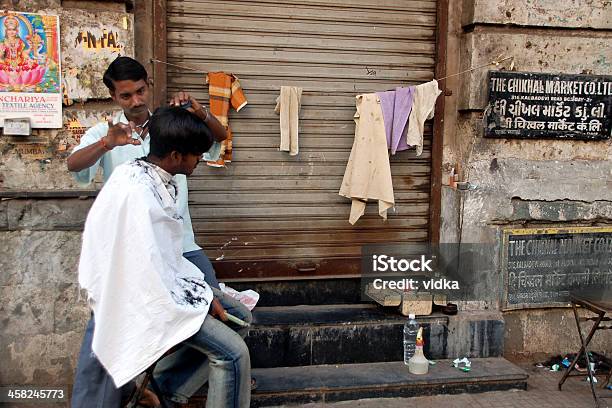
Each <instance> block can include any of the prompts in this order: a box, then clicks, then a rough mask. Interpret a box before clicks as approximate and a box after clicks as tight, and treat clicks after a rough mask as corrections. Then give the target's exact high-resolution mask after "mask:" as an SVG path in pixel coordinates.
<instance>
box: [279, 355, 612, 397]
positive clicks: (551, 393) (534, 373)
mask: <svg viewBox="0 0 612 408" xmlns="http://www.w3.org/2000/svg"><path fill="white" fill-rule="evenodd" d="M517 365H518V366H519V367H521V368H522V369H524V370H525V371H527V373H528V374H529V380H528V383H527V384H528V385H527V390H526V391H522V390H511V391H494V392H484V393H480V394H457V395H434V396H426V397H414V398H376V399H362V400H357V401H343V402H335V403H314V404H304V405H299V406H301V407H307V408H320V407H325V408H348V407H350V408H405V407H415V408H434V407H435V408H440V407H444V408H464V407H465V408H467V407H470V408H489V407H493V408H582V407H585V408H586V407H595V401H594V400H593V395H592V394H591V388H590V387H589V384H588V383H587V382H586V381H585V380H586V375H585V376H584V377H582V376H580V377H569V378H568V379H567V380H566V382H565V384H564V385H563V390H562V391H559V390H558V388H557V384H558V383H559V380H560V379H561V376H562V372H552V371H549V370H548V369H546V368H537V367H535V366H533V364H529V363H521V364H517ZM604 378H605V376H599V379H600V381H603V380H604ZM597 385H598V387H597V388H596V390H597V391H598V392H600V393H602V394H605V393H606V390H602V389H601V388H600V387H599V384H597ZM607 395H611V396H612V391H607ZM282 407H285V406H282ZM287 407H289V406H287ZM291 407H296V405H292V406H291ZM279 408H280V407H279ZM600 408H612V399H601V400H600Z"/></svg>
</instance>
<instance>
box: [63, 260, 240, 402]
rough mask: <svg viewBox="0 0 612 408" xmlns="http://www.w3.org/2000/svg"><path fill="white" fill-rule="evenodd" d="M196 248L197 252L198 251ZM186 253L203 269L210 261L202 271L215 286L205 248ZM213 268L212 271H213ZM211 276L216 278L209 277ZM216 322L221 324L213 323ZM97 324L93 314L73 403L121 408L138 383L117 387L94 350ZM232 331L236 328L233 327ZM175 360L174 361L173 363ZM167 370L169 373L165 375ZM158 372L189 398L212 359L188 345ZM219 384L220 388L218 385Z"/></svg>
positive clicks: (233, 308)
mask: <svg viewBox="0 0 612 408" xmlns="http://www.w3.org/2000/svg"><path fill="white" fill-rule="evenodd" d="M196 252H197V254H194V253H196ZM184 255H190V258H189V257H187V256H185V258H187V259H188V260H189V261H191V262H192V263H194V264H195V265H196V266H198V268H200V270H202V268H205V269H208V267H207V266H206V265H210V270H209V271H208V273H207V271H204V270H203V271H202V272H203V273H204V276H205V279H206V281H207V282H208V283H209V284H210V285H211V286H213V285H214V283H213V282H217V278H216V276H215V273H214V269H212V265H211V264H210V261H208V259H207V258H206V255H205V254H204V252H203V251H192V252H188V253H186V254H184ZM202 257H204V258H206V261H207V262H206V261H202ZM194 260H195V261H194ZM210 271H212V273H211V272H210ZM211 277H212V278H213V279H214V280H213V279H211V280H212V281H211V280H209V278H211ZM217 286H218V282H217ZM213 292H214V293H215V296H218V297H219V300H220V301H221V304H222V305H223V307H224V308H225V309H226V310H227V311H228V313H231V314H233V315H234V316H236V317H238V318H240V319H242V320H244V321H247V322H251V321H252V316H251V312H250V311H249V310H248V309H247V308H246V307H245V306H244V305H242V304H241V303H240V302H238V301H236V300H235V299H233V298H231V297H229V296H226V295H224V294H223V293H222V292H220V291H218V290H214V289H213ZM211 319H212V318H211ZM206 320H210V319H209V317H207V318H206ZM206 320H205V323H206ZM218 323H220V322H218ZM208 326H210V325H208ZM213 326H217V325H215V324H213ZM224 326H225V325H224ZM203 327H204V326H203ZM94 328H95V322H94V318H93V315H92V318H91V319H89V322H88V323H87V327H86V330H85V334H84V336H83V343H82V345H81V351H80V353H79V360H78V363H77V370H76V374H75V379H74V385H73V389H72V400H71V407H72V408H118V407H120V406H121V400H122V398H125V397H126V396H129V394H130V391H131V390H132V389H133V387H134V384H133V383H129V384H127V385H125V386H123V387H121V389H117V388H116V387H115V384H114V382H113V380H112V378H111V377H110V376H109V375H108V373H107V372H106V370H105V369H104V367H103V366H102V364H100V362H99V361H98V359H97V358H96V357H95V356H94V354H93V351H92V347H91V345H92V341H93V332H94ZM225 328H227V326H225ZM211 329H212V330H214V328H212V327H211V328H207V330H211ZM230 331H231V332H233V331H232V330H230ZM223 332H225V330H223ZM238 332H239V333H240V336H242V337H244V336H246V331H245V330H240V331H238ZM234 334H235V333H234ZM196 336H197V334H196ZM194 337H195V336H194ZM183 352H184V353H186V354H184V355H183V356H184V359H180V362H179V359H178V358H174V359H172V360H168V359H169V358H170V357H173V356H174V354H177V353H183ZM205 354H206V353H205ZM178 356H180V354H177V357H178ZM166 360H168V361H167V362H166ZM173 360H174V363H172V361H173ZM213 362H214V360H213ZM173 364H176V365H173ZM249 367H250V365H249ZM164 372H166V373H167V374H166V375H164ZM157 373H158V375H159V377H158V378H159V380H160V381H161V385H162V389H163V390H164V391H165V392H167V393H168V395H170V396H171V398H172V399H175V400H177V401H179V402H180V401H185V400H186V399H187V398H189V397H191V396H192V395H193V393H195V392H196V391H197V390H198V389H199V388H200V387H201V386H202V385H203V384H204V383H205V382H206V379H207V377H208V360H207V359H206V358H205V356H202V352H200V351H198V350H197V349H194V348H193V347H187V346H186V345H185V346H184V347H182V348H181V349H179V350H178V351H177V352H176V353H173V354H172V355H170V356H168V358H166V359H164V360H162V361H160V363H159V365H158V368H157V369H156V374H157ZM170 376H176V378H174V379H172V378H171V377H170ZM156 377H157V375H156ZM249 381H250V380H249ZM215 388H218V386H217V387H215ZM211 391H212V390H211ZM221 406H223V405H221Z"/></svg>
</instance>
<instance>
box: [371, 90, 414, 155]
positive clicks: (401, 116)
mask: <svg viewBox="0 0 612 408" xmlns="http://www.w3.org/2000/svg"><path fill="white" fill-rule="evenodd" d="M376 95H378V97H379V98H380V106H381V109H382V112H383V120H384V122H385V133H386V136H387V148H388V149H390V150H391V154H395V153H396V152H400V151H402V150H407V149H408V147H409V146H408V144H407V143H406V132H405V131H404V130H405V129H406V124H407V123H408V117H409V116H410V112H411V111H412V102H413V100H414V86H410V87H398V88H395V91H386V92H377V93H376Z"/></svg>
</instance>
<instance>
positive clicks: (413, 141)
mask: <svg viewBox="0 0 612 408" xmlns="http://www.w3.org/2000/svg"><path fill="white" fill-rule="evenodd" d="M440 93H442V91H440V89H438V81H436V80H435V79H434V80H432V81H429V82H427V83H424V84H421V85H417V86H415V89H414V101H413V103H412V111H411V112H410V118H409V119H408V132H407V133H406V143H408V145H409V146H415V147H416V155H417V156H420V155H421V153H423V132H424V129H425V121H426V120H427V119H431V118H433V116H434V110H435V107H436V99H438V95H440Z"/></svg>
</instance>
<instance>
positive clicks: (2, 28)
mask: <svg viewBox="0 0 612 408" xmlns="http://www.w3.org/2000/svg"><path fill="white" fill-rule="evenodd" d="M59 50H60V49H59V18H58V17H57V16H51V15H43V14H33V13H20V12H11V11H9V12H1V13H0V127H1V126H3V125H4V119H5V118H29V120H30V124H31V126H32V128H61V127H62V94H61V78H60V75H61V67H60V55H59V53H60V51H59Z"/></svg>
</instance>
